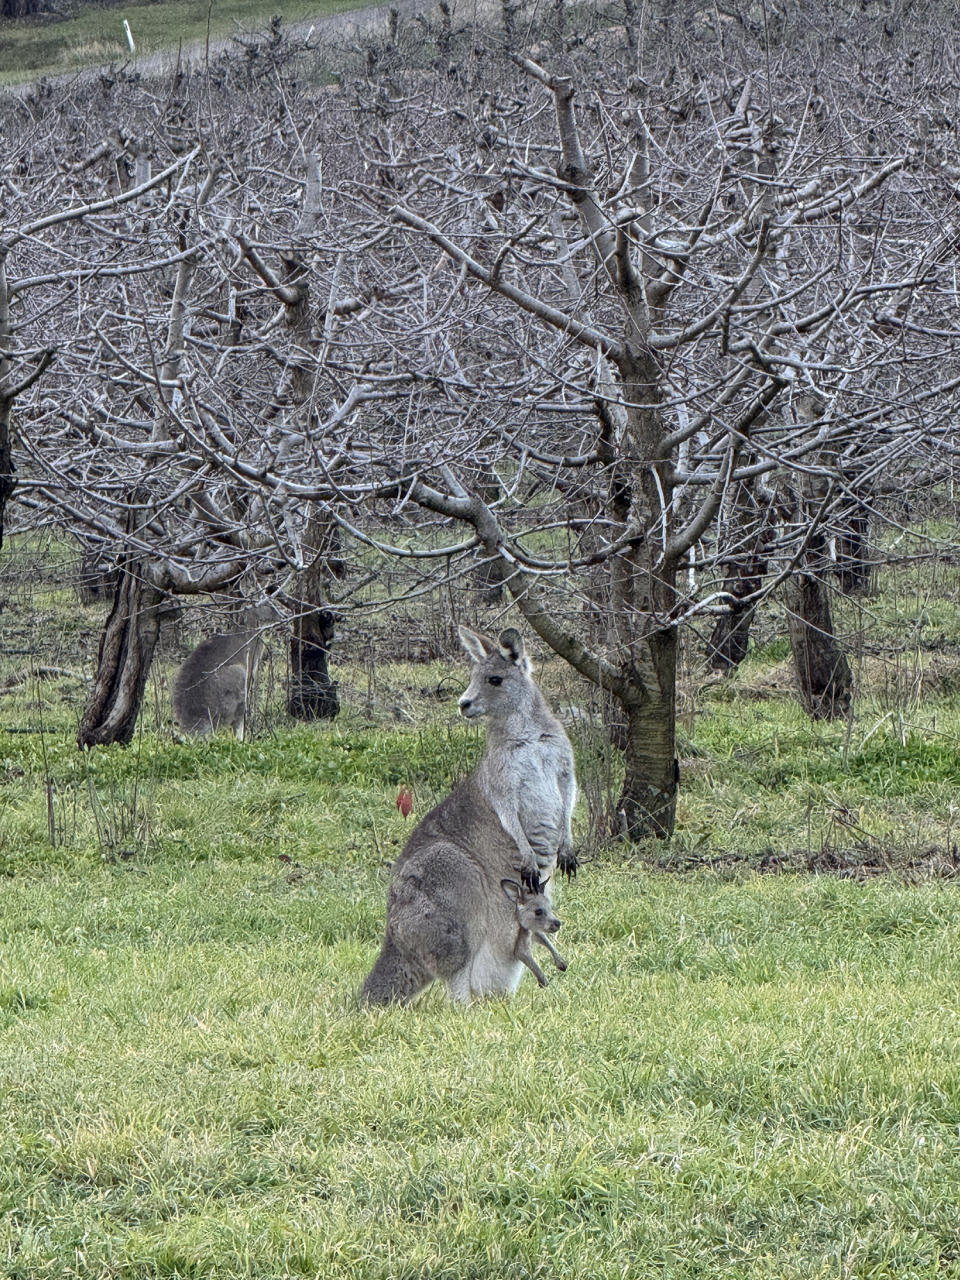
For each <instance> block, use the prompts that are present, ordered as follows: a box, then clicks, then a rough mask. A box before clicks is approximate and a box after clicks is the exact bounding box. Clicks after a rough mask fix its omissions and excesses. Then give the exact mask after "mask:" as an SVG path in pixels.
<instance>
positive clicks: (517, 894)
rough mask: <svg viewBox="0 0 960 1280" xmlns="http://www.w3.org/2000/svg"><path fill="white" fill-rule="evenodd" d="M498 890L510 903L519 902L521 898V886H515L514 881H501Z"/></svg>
mask: <svg viewBox="0 0 960 1280" xmlns="http://www.w3.org/2000/svg"><path fill="white" fill-rule="evenodd" d="M500 888H501V889H502V890H503V892H504V893H505V894H506V895H507V897H508V898H509V899H510V901H511V902H519V901H520V899H521V898H522V897H523V886H522V885H519V884H517V882H516V880H501V881H500Z"/></svg>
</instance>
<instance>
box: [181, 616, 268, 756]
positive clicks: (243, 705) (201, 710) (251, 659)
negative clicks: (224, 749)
mask: <svg viewBox="0 0 960 1280" xmlns="http://www.w3.org/2000/svg"><path fill="white" fill-rule="evenodd" d="M272 616H273V613H272V610H271V609H270V607H269V606H268V605H256V606H253V607H251V608H248V609H246V610H245V611H244V614H243V623H244V625H243V627H242V628H241V629H240V630H238V631H228V632H223V633H221V634H219V635H215V636H211V637H210V638H209V640H204V641H203V643H202V644H199V645H197V647H196V649H194V651H193V652H192V653H191V654H190V656H189V657H188V658H187V659H186V661H185V662H184V663H183V665H182V666H181V667H180V670H179V671H178V672H177V676H176V680H175V681H174V685H173V713H174V715H175V716H176V720H177V723H178V724H179V725H180V727H181V728H182V729H185V730H186V731H187V732H188V733H198V734H208V733H212V732H213V731H214V730H215V729H219V728H221V727H222V726H224V725H228V726H229V727H230V728H231V729H232V730H233V731H234V733H235V734H236V735H237V737H238V738H240V739H241V740H242V739H243V736H244V732H245V729H246V720H247V713H248V710H249V706H250V696H251V689H252V685H253V680H254V677H255V675H256V671H257V665H258V664H259V662H260V657H261V654H262V652H263V636H262V632H261V627H262V625H263V624H264V623H266V622H267V621H269V620H270V618H271V617H272Z"/></svg>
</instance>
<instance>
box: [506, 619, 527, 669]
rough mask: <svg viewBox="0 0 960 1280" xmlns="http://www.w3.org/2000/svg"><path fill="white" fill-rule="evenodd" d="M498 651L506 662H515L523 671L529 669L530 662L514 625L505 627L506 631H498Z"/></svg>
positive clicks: (521, 638)
mask: <svg viewBox="0 0 960 1280" xmlns="http://www.w3.org/2000/svg"><path fill="white" fill-rule="evenodd" d="M500 652H501V653H502V654H503V656H504V657H505V658H506V659H507V661H508V662H513V663H515V664H516V665H517V666H518V667H520V668H522V670H524V671H527V670H529V667H530V663H529V662H528V661H527V657H526V652H525V650H524V647H523V636H522V635H521V634H520V632H519V631H518V630H517V629H516V627H507V629H506V631H501V632H500Z"/></svg>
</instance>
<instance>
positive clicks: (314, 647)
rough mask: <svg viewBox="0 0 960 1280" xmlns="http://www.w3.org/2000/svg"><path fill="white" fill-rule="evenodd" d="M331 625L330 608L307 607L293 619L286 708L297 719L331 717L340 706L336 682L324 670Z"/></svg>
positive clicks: (332, 624)
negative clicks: (288, 694) (288, 691)
mask: <svg viewBox="0 0 960 1280" xmlns="http://www.w3.org/2000/svg"><path fill="white" fill-rule="evenodd" d="M333 627H334V615H333V613H331V611H330V610H329V609H306V610H304V611H303V612H302V613H300V614H299V615H298V616H297V619H296V621H295V623H294V628H293V635H292V636H291V638H290V698H289V700H288V702H287V710H288V712H289V713H290V715H292V716H293V717H294V718H295V719H297V720H332V719H333V718H334V716H335V715H337V713H338V712H339V710H340V698H339V696H338V694H337V686H336V684H335V682H334V681H332V680H331V679H330V674H329V672H328V670H327V656H328V653H329V649H330V643H331V641H332V640H333Z"/></svg>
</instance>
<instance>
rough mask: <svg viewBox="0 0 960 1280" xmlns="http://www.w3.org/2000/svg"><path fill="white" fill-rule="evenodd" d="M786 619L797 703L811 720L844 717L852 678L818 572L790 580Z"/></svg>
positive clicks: (851, 686)
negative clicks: (796, 690) (795, 682)
mask: <svg viewBox="0 0 960 1280" xmlns="http://www.w3.org/2000/svg"><path fill="white" fill-rule="evenodd" d="M787 621H788V626H789V630H790V647H791V649H792V651H793V666H794V670H795V672H796V676H797V686H798V689H799V694H800V705H801V706H802V707H803V709H804V711H805V712H806V713H807V715H809V716H811V717H812V718H813V719H814V720H836V719H839V718H840V717H841V716H845V715H846V714H847V713H848V712H849V710H850V703H851V698H852V694H853V677H852V675H851V672H850V665H849V663H848V662H847V659H846V657H845V655H844V653H843V650H842V649H841V648H840V645H839V644H838V643H837V638H836V635H835V634H834V629H833V616H832V614H831V611H830V597H829V594H828V592H827V589H826V587H825V586H824V583H823V579H822V578H820V577H819V576H818V575H816V574H814V573H798V574H795V575H794V576H793V577H792V578H791V579H790V582H789V585H788V589H787Z"/></svg>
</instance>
